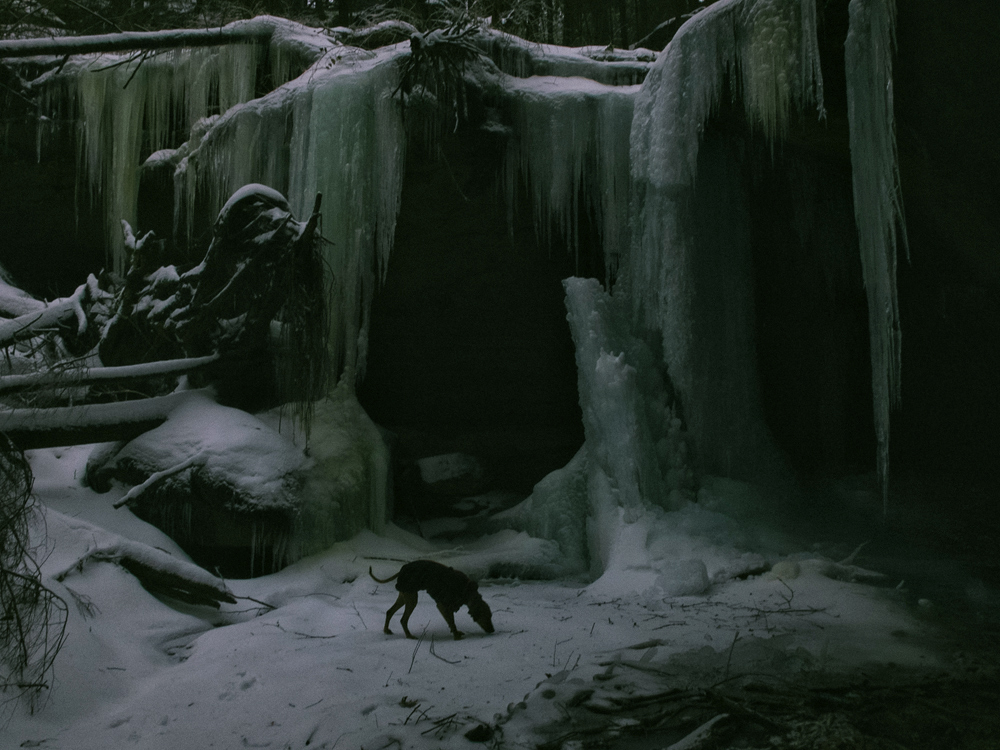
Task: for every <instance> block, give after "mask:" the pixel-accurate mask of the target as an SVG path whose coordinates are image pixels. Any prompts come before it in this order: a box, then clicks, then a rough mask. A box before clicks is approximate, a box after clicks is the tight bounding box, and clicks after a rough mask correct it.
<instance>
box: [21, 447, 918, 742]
mask: <svg viewBox="0 0 1000 750" xmlns="http://www.w3.org/2000/svg"><path fill="white" fill-rule="evenodd" d="M89 451H90V447H88V446H78V447H73V448H60V449H49V450H39V451H34V452H31V453H30V460H31V464H32V467H33V469H34V472H35V474H36V477H37V481H36V484H35V491H36V493H37V495H38V497H39V499H40V500H41V502H42V503H43V505H44V507H45V527H46V528H45V532H46V534H47V536H46V540H47V541H46V546H47V553H46V556H45V558H44V560H43V566H42V570H43V574H44V575H45V582H46V584H47V585H48V586H50V587H51V588H52V589H53V590H55V591H56V592H57V593H58V594H60V595H61V596H63V597H64V598H65V599H66V600H67V601H68V602H70V603H71V606H70V612H69V631H68V640H67V643H66V646H65V647H64V649H63V650H62V652H61V653H60V655H59V657H58V658H57V660H56V665H55V679H54V681H53V684H52V689H51V690H50V691H49V692H50V695H49V697H48V700H47V702H46V703H45V704H44V705H43V707H42V708H41V709H40V710H38V711H36V712H35V713H34V714H33V715H31V714H29V713H28V712H27V711H22V710H18V711H16V712H15V714H14V715H13V717H12V719H11V721H10V723H9V725H8V726H7V727H6V728H5V731H4V742H5V746H9V747H37V746H41V747H48V748H56V749H58V748H64V749H65V750H70V749H72V750H92V749H93V750H97V749H98V748H101V749H103V748H108V747H126V746H134V747H139V748H146V749H149V750H154V749H157V748H162V749H163V750H168V749H173V748H178V747H216V748H233V749H236V748H243V747H248V746H254V747H277V748H284V747H288V748H305V747H327V748H332V747H334V746H335V745H337V746H344V747H384V746H386V745H387V744H389V743H390V742H393V741H397V742H398V743H399V745H400V746H402V747H413V748H428V750H429V749H430V748H442V747H443V748H450V747H454V748H460V747H468V740H466V739H465V738H464V737H463V733H464V732H465V731H467V730H468V729H469V728H471V727H474V726H476V725H477V724H478V723H483V724H486V725H490V726H492V727H494V728H495V730H496V731H497V732H498V735H497V736H502V738H503V742H504V746H524V745H531V744H533V743H535V742H538V741H541V738H542V737H544V736H545V735H546V733H547V732H549V731H551V725H552V722H556V725H557V726H565V725H560V724H559V722H560V721H564V719H560V717H559V713H560V711H559V709H558V706H557V704H558V703H559V702H565V701H566V700H568V698H569V697H570V696H571V695H573V694H575V693H577V692H578V691H580V690H581V689H583V688H586V689H591V690H595V693H594V695H593V696H592V700H595V701H598V700H600V701H608V700H610V698H611V697H613V696H614V695H615V694H617V695H621V694H623V693H622V692H621V691H623V690H625V691H635V693H636V694H644V693H653V692H656V690H655V684H656V683H655V680H654V679H653V677H652V676H651V675H650V672H649V670H651V669H652V670H661V671H662V670H664V669H667V670H674V671H675V672H676V670H677V669H678V668H682V669H687V670H688V671H689V672H690V673H692V674H696V673H697V672H698V670H705V671H707V672H709V673H710V674H714V675H715V676H714V677H712V678H711V681H712V682H715V681H717V680H718V679H719V678H720V675H721V674H722V673H723V668H725V669H726V670H727V673H728V670H729V668H731V669H732V670H733V672H734V673H735V672H736V671H738V670H744V671H761V670H765V669H766V670H772V669H778V671H779V674H785V675H786V676H788V677H790V678H794V676H795V675H797V674H800V673H801V672H802V671H803V670H805V671H808V670H815V669H822V670H838V669H848V668H850V667H852V666H854V665H860V664H866V663H869V662H873V661H874V662H879V663H884V662H886V661H893V662H896V663H898V664H902V665H930V664H934V663H936V657H935V656H934V655H933V654H932V653H930V652H928V651H927V650H925V649H924V648H923V647H922V646H921V645H920V644H921V643H922V639H921V637H920V634H921V633H923V632H924V626H923V625H921V624H920V622H919V621H918V620H917V619H915V616H914V614H913V610H912V609H908V607H907V605H906V604H905V599H904V597H903V595H901V594H900V593H899V592H897V591H895V590H893V589H874V588H871V587H870V586H866V585H861V584H856V583H850V582H846V581H841V580H834V579H832V578H829V577H825V576H823V575H821V574H820V573H819V572H817V571H816V570H813V569H810V568H809V567H808V566H807V565H805V564H804V562H806V561H808V560H815V559H816V557H815V556H814V555H811V556H805V557H806V559H805V560H800V566H801V571H800V573H799V575H798V577H796V578H793V579H791V580H787V581H779V580H770V579H768V578H767V577H765V576H752V577H750V578H748V579H746V580H735V579H732V578H728V579H726V580H722V581H719V582H711V583H710V584H708V583H707V582H706V580H705V575H706V573H708V574H709V578H710V577H711V570H712V569H713V568H715V567H717V564H716V562H711V563H710V564H709V565H708V566H707V567H706V569H705V570H702V569H701V568H699V567H698V566H697V565H695V564H693V563H690V562H683V561H681V562H677V563H673V564H671V566H668V567H667V568H664V569H663V570H662V571H660V572H659V575H661V576H666V577H668V578H670V580H671V585H675V586H679V585H681V584H685V583H686V584H688V585H689V586H690V587H691V588H695V589H701V591H702V593H697V594H689V593H687V594H686V593H683V592H681V591H680V590H679V589H678V590H675V592H674V593H672V594H671V595H667V594H666V593H663V592H661V591H655V590H650V591H645V592H642V591H640V592H636V591H635V590H634V589H633V588H632V587H631V585H630V583H631V582H630V580H629V579H628V577H627V576H626V575H625V573H624V572H623V573H621V574H619V575H617V576H615V577H611V578H607V579H602V581H599V582H598V583H597V584H595V585H590V586H587V585H586V583H585V582H584V581H582V580H578V579H574V578H566V579H562V580H549V581H530V580H517V579H511V578H506V577H492V578H491V577H488V576H489V575H490V574H491V572H492V575H494V576H497V575H498V572H499V571H503V570H504V569H505V568H506V569H511V568H518V567H519V568H520V569H528V568H530V567H532V566H534V567H535V568H536V569H537V568H538V567H539V566H541V565H543V564H544V563H545V562H546V561H547V560H548V561H551V555H552V549H551V547H547V546H545V545H544V544H542V543H540V542H539V540H537V539H532V538H531V537H529V536H528V535H526V534H524V533H515V532H512V531H507V532H501V533H498V534H494V535H491V536H487V537H484V538H481V539H478V540H475V541H469V540H465V541H462V542H450V543H440V542H431V541H425V540H423V539H420V538H418V537H415V536H413V535H411V534H409V533H407V532H405V531H403V530H401V529H399V528H397V527H395V526H393V525H391V524H390V525H387V526H385V528H384V531H383V532H382V533H381V534H374V533H372V532H368V531H365V532H361V533H359V534H357V535H356V536H354V537H353V538H351V539H350V540H347V541H344V542H341V543H339V544H336V545H334V546H332V547H331V548H329V549H327V550H325V551H323V552H320V553H318V554H316V555H314V556H312V557H309V558H306V559H303V560H301V561H300V562H298V563H296V564H294V565H292V566H290V567H288V568H286V569H284V570H282V571H281V572H279V573H275V574H273V575H269V576H264V577H261V578H257V579H252V580H230V581H226V582H225V585H226V586H227V587H228V589H229V590H230V591H232V592H233V593H234V594H235V595H236V596H237V597H252V599H248V598H240V599H239V600H238V603H237V604H235V605H225V604H224V605H223V606H222V609H221V610H219V611H217V610H214V609H210V608H198V607H192V606H188V605H181V604H178V603H176V602H170V601H167V600H163V601H160V600H158V599H156V598H154V597H153V596H151V595H150V594H148V593H147V592H146V591H144V590H143V589H142V588H141V586H140V585H139V584H138V583H137V581H136V580H135V579H134V578H133V577H132V576H130V575H129V574H128V573H126V572H125V571H124V570H122V569H121V568H119V567H118V566H116V565H114V564H112V563H106V562H96V561H91V562H88V563H87V564H86V565H85V566H83V568H82V569H81V570H77V569H75V568H73V565H74V564H75V562H76V561H77V560H78V559H80V558H81V557H82V556H83V555H85V554H86V553H87V552H88V551H91V550H93V549H95V548H102V547H108V546H113V545H114V544H116V543H117V544H121V543H122V542H123V540H133V541H135V542H141V543H142V544H144V545H148V546H152V547H160V548H162V550H163V552H162V553H161V554H162V555H170V556H173V557H174V558H176V559H177V560H178V561H180V562H185V561H186V558H185V556H184V555H183V553H181V552H180V551H179V550H178V548H177V547H176V545H175V544H173V543H172V542H171V541H170V540H169V539H168V538H167V537H165V536H164V535H163V534H162V533H160V532H159V531H157V530H156V529H153V528H152V527H150V526H148V525H146V524H144V523H142V522H141V521H139V520H138V519H136V518H135V517H134V516H132V515H131V514H130V513H129V511H127V510H125V509H122V510H118V511H114V510H111V506H112V503H113V502H114V499H115V494H116V492H118V491H119V490H116V491H112V492H111V493H109V494H107V495H97V494H95V493H93V492H92V491H90V490H88V489H86V488H84V487H82V486H81V485H80V483H79V477H80V476H81V474H82V470H83V465H84V463H85V461H86V458H87V455H88V453H89ZM720 492H721V490H720ZM706 513H711V512H710V511H704V510H698V509H694V508H692V509H690V510H689V511H688V512H687V513H686V514H681V520H678V521H677V522H675V523H673V524H672V527H673V529H674V532H673V534H672V535H670V536H659V537H655V538H652V539H650V540H649V541H650V543H652V544H658V545H660V546H661V547H670V548H674V547H675V545H683V544H685V540H686V544H687V548H685V549H682V550H681V551H680V552H679V555H680V558H681V560H683V559H691V558H690V557H689V556H690V555H693V554H698V555H702V554H703V553H704V551H705V550H707V549H709V548H712V549H715V550H717V553H718V555H719V557H718V563H719V564H722V565H725V564H726V562H727V561H728V562H729V563H732V562H734V561H735V560H738V556H734V554H733V553H732V552H727V551H725V549H726V546H725V545H726V542H727V538H728V541H729V542H733V541H736V538H737V536H738V533H736V532H734V531H733V525H732V522H730V527H729V528H728V529H725V528H723V527H722V526H720V525H718V524H716V528H715V532H714V534H715V539H714V541H713V542H711V543H710V542H709V541H705V540H704V539H703V540H701V541H699V540H698V539H697V538H696V536H694V533H695V531H696V529H697V528H701V529H702V530H705V529H708V528H709V527H710V526H711V524H706V523H705V522H704V519H699V516H700V515H704V514H706ZM716 521H718V519H716ZM640 525H641V524H640ZM633 526H636V525H635V524H633ZM646 528H649V527H648V526H647V527H646ZM38 531H39V532H41V529H39V530H38ZM637 554H638V555H640V556H641V555H643V554H645V553H643V552H639V553H637ZM417 558H433V559H437V560H440V561H442V562H445V563H446V564H448V565H451V566H453V567H457V568H459V569H460V570H464V571H466V572H467V573H469V574H471V575H473V576H474V577H476V578H479V579H485V580H481V582H480V591H481V592H482V594H483V596H484V598H485V599H486V601H487V602H488V603H489V604H490V606H491V608H492V610H493V613H494V614H493V620H494V624H495V625H496V628H497V632H496V633H494V634H492V635H487V634H485V633H483V632H482V631H480V630H479V629H478V628H477V627H476V626H475V625H474V624H473V623H472V622H471V620H470V619H469V618H468V615H467V613H466V612H465V611H464V610H463V611H462V612H460V613H459V614H458V617H457V623H458V625H459V628H460V629H461V630H464V631H465V633H466V636H465V638H464V639H463V640H461V641H454V640H452V639H451V638H450V636H449V633H448V630H447V626H446V625H445V623H444V620H443V619H442V618H441V616H440V614H439V613H438V612H437V609H436V608H435V607H434V606H433V605H432V604H431V602H430V601H429V600H428V598H427V596H426V594H423V595H421V600H420V604H419V605H418V607H417V609H416V611H415V613H414V616H413V618H412V619H411V621H410V628H411V630H412V631H413V632H414V634H416V635H419V637H420V640H419V641H409V640H406V639H405V638H403V637H402V636H401V635H393V636H389V635H384V634H383V633H382V627H381V626H382V622H383V619H384V614H385V611H386V609H387V608H388V607H389V606H390V604H392V602H393V601H394V600H395V597H396V592H395V590H394V589H393V588H392V585H391V584H390V585H385V586H380V585H377V584H376V583H375V582H373V581H372V580H371V579H370V578H369V577H368V575H367V570H368V567H369V566H372V567H373V568H374V570H375V574H376V575H379V576H386V575H391V574H392V573H393V572H395V570H396V569H397V568H398V566H399V565H400V564H401V563H402V562H403V561H406V560H410V559H417ZM67 569H69V570H70V572H69V573H68V574H67V575H66V576H65V578H64V579H63V580H62V581H61V582H60V581H57V580H55V578H54V576H55V575H56V574H57V573H59V572H62V571H66V570H67ZM706 585H707V588H706ZM259 602H267V603H268V604H269V605H271V607H273V609H269V608H266V607H263V606H262V605H261V604H260V603H259ZM913 609H918V608H916V607H914V608H913ZM396 630H397V631H398V625H397V628H396ZM901 631H905V632H907V633H909V634H910V635H911V636H912V637H906V638H903V637H900V636H899V633H900V632H901ZM727 657H728V658H727ZM630 664H639V665H640V666H642V667H643V668H644V670H639V669H637V668H634V667H630V666H629V665H630ZM685 664H686V665H687V667H683V665H685ZM775 665H780V666H775ZM782 670H783V671H782ZM598 675H601V676H602V677H600V678H599V679H596V677H597V676H598ZM660 689H662V687H661V688H660ZM450 715H454V722H451V723H449V722H443V723H442V724H441V725H438V727H437V731H435V724H434V723H433V721H435V720H438V719H441V718H443V717H448V716H450ZM428 730H430V731H428Z"/></svg>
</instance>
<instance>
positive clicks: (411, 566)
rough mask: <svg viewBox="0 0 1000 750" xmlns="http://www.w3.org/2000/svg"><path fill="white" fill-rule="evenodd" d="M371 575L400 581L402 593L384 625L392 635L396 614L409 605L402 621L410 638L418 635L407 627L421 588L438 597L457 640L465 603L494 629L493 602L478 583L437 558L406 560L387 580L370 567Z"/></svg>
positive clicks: (483, 624)
mask: <svg viewBox="0 0 1000 750" xmlns="http://www.w3.org/2000/svg"><path fill="white" fill-rule="evenodd" d="M368 575H370V576H371V577H372V578H374V579H375V580H376V581H378V582H379V583H389V582H390V581H396V590H397V591H399V596H398V597H397V599H396V603H395V604H393V605H392V606H391V607H389V611H388V612H386V613H385V627H383V628H382V630H383V632H385V633H386V634H388V635H392V631H391V630H389V621H390V620H391V619H392V616H393V615H394V614H396V611H397V610H398V609H399V608H400V607H405V609H404V610H403V617H402V619H401V620H400V621H399V622H400V624H401V625H402V626H403V632H404V633H406V637H407V638H415V637H416V636H414V635H413V634H412V633H411V632H410V629H409V628H408V627H406V624H407V623H408V622H409V621H410V615H411V614H413V609H414V607H416V606H417V592H419V591H426V592H427V593H428V594H430V595H431V598H432V599H434V602H435V603H436V604H437V608H438V610H439V611H440V612H441V614H442V615H443V616H444V621H445V622H447V623H448V627H449V628H450V629H451V634H452V635H453V636H455V640H456V641H457V640H458V639H459V638H461V637H462V633H461V632H459V630H458V628H457V627H455V613H456V612H458V610H459V609H460V608H461V607H462V605H463V604H464V605H466V606H467V607H468V608H469V614H470V615H472V619H473V620H475V621H476V624H477V625H479V627H481V628H482V629H483V630H485V631H486V632H487V633H492V632H493V612H491V611H490V605H488V604H487V603H486V602H485V601H483V597H482V596H481V595H480V594H479V587H478V585H477V584H476V582H475V581H473V580H472V579H470V578H469V577H468V576H467V575H465V573H462V572H461V571H458V570H455V569H454V568H449V567H448V566H447V565H442V564H441V563H438V562H434V561H433V560H415V561H414V562H409V563H406V565H404V566H403V567H402V568H400V569H399V572H398V573H396V575H394V576H392V577H390V578H386V579H384V580H383V579H382V578H375V573H373V572H372V569H371V568H370V567H369V568H368Z"/></svg>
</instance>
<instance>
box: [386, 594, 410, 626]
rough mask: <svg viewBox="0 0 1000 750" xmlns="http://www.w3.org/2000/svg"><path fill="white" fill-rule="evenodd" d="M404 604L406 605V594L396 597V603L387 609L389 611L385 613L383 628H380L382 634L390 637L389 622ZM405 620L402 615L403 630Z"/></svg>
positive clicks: (406, 617) (404, 616)
mask: <svg viewBox="0 0 1000 750" xmlns="http://www.w3.org/2000/svg"><path fill="white" fill-rule="evenodd" d="M404 604H406V594H403V593H400V595H399V596H397V597H396V603H395V604H393V605H392V606H391V607H389V611H388V612H386V613H385V626H384V627H383V628H382V632H383V633H385V634H386V635H392V631H391V630H389V621H390V620H391V619H392V616H393V615H394V614H396V612H397V611H398V610H399V608H400V607H402V606H403V605H404ZM407 611H409V610H407ZM407 619H408V616H407V615H403V620H404V622H403V630H406V622H405V620H407Z"/></svg>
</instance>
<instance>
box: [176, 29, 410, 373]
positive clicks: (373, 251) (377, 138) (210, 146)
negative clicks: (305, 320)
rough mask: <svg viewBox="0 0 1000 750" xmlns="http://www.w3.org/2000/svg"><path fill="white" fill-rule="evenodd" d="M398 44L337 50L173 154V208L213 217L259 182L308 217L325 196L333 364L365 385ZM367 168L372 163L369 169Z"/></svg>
mask: <svg viewBox="0 0 1000 750" xmlns="http://www.w3.org/2000/svg"><path fill="white" fill-rule="evenodd" d="M401 52H402V49H401V48H399V47H393V48H388V49H386V50H382V51H380V52H379V53H377V54H376V53H367V52H363V51H361V50H337V51H335V52H333V53H331V55H330V56H329V57H328V58H326V60H325V61H321V62H320V63H318V64H317V65H315V66H314V67H313V68H312V69H310V71H308V72H307V73H305V74H303V75H302V76H300V77H299V78H298V79H296V80H294V81H292V82H290V83H288V84H286V85H284V86H281V87H280V88H278V89H276V90H275V91H273V92H271V93H270V94H268V95H267V96H264V97H261V98H259V99H255V100H253V101H251V102H248V103H246V104H244V105H243V106H240V107H235V108H233V109H231V110H230V111H228V112H227V113H226V114H224V115H222V116H221V117H219V118H218V119H217V120H215V121H213V122H211V123H205V125H204V127H203V128H202V129H201V130H196V132H195V133H194V137H193V138H192V141H191V142H189V144H187V145H186V147H183V148H182V149H180V150H179V151H178V152H177V155H178V157H179V163H178V167H177V170H176V172H175V176H174V180H175V188H176V189H175V196H176V206H177V209H178V211H179V212H180V214H181V215H183V216H185V217H187V219H185V223H187V222H189V221H190V217H191V216H192V215H193V213H194V210H195V208H194V207H195V202H196V201H198V200H201V199H204V200H205V201H206V202H207V203H208V205H209V206H210V207H211V209H212V210H213V211H214V210H216V209H217V208H218V207H220V206H221V205H222V204H223V203H224V202H225V200H226V199H227V198H228V197H229V194H230V193H231V192H232V191H233V190H235V189H236V188H238V187H239V186H241V185H244V184H246V183H248V182H258V183H261V184H264V185H267V186H269V187H272V188H274V189H276V190H278V191H280V192H282V193H285V194H286V195H287V196H288V201H289V204H290V205H291V207H292V210H293V212H294V213H295V214H296V215H297V216H300V217H303V218H304V217H306V216H307V215H308V213H309V211H310V210H311V209H312V205H313V201H314V199H315V196H316V194H317V193H321V194H322V195H323V202H322V224H321V233H322V236H323V238H324V240H325V241H324V243H323V255H324V259H325V261H326V263H327V265H328V267H329V269H330V270H331V272H332V275H333V280H334V281H333V284H334V288H333V289H332V290H331V295H330V305H329V308H330V316H331V321H330V322H331V342H332V344H331V346H332V348H333V350H332V351H331V361H332V363H333V366H334V371H335V372H344V373H347V374H349V375H350V376H351V377H354V376H355V375H356V376H357V377H363V375H364V368H365V360H366V348H367V343H366V342H367V336H368V310H369V306H370V303H371V299H372V296H373V295H374V293H375V290H376V287H377V284H378V282H379V281H380V280H381V279H382V278H383V277H384V274H385V270H386V264H387V263H388V258H389V251H390V250H391V248H392V241H393V238H394V234H395V226H396V216H397V214H398V212H399V205H400V194H401V190H402V180H403V168H404V162H405V151H406V148H405V147H406V134H405V131H404V127H403V121H402V116H401V113H400V108H399V105H398V102H396V101H394V99H393V92H394V91H395V89H396V87H397V86H398V83H399V80H398V66H397V65H396V57H398V55H399V54H401ZM373 165H378V167H377V168H373Z"/></svg>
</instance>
